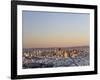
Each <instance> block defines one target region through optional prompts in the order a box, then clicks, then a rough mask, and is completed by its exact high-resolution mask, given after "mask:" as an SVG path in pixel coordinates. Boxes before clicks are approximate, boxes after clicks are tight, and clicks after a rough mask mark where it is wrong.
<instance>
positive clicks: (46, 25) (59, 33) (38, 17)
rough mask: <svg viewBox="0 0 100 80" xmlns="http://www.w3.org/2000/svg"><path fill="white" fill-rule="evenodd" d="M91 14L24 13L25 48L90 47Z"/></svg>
mask: <svg viewBox="0 0 100 80" xmlns="http://www.w3.org/2000/svg"><path fill="white" fill-rule="evenodd" d="M89 18H90V16H89V14H86V13H84V14H78V13H63V12H62V13H61V12H60V13H59V12H56V13H55V12H43V11H42V12H39V11H23V12H22V45H23V48H46V47H72V46H84V45H89V33H90V32H89V28H90V21H89Z"/></svg>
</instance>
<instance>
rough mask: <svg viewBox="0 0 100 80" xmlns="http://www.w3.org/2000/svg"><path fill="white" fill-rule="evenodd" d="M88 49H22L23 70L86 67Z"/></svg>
mask: <svg viewBox="0 0 100 80" xmlns="http://www.w3.org/2000/svg"><path fill="white" fill-rule="evenodd" d="M88 65H89V47H88V46H81V47H70V48H27V49H23V68H24V69H26V68H47V67H68V66H88Z"/></svg>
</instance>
